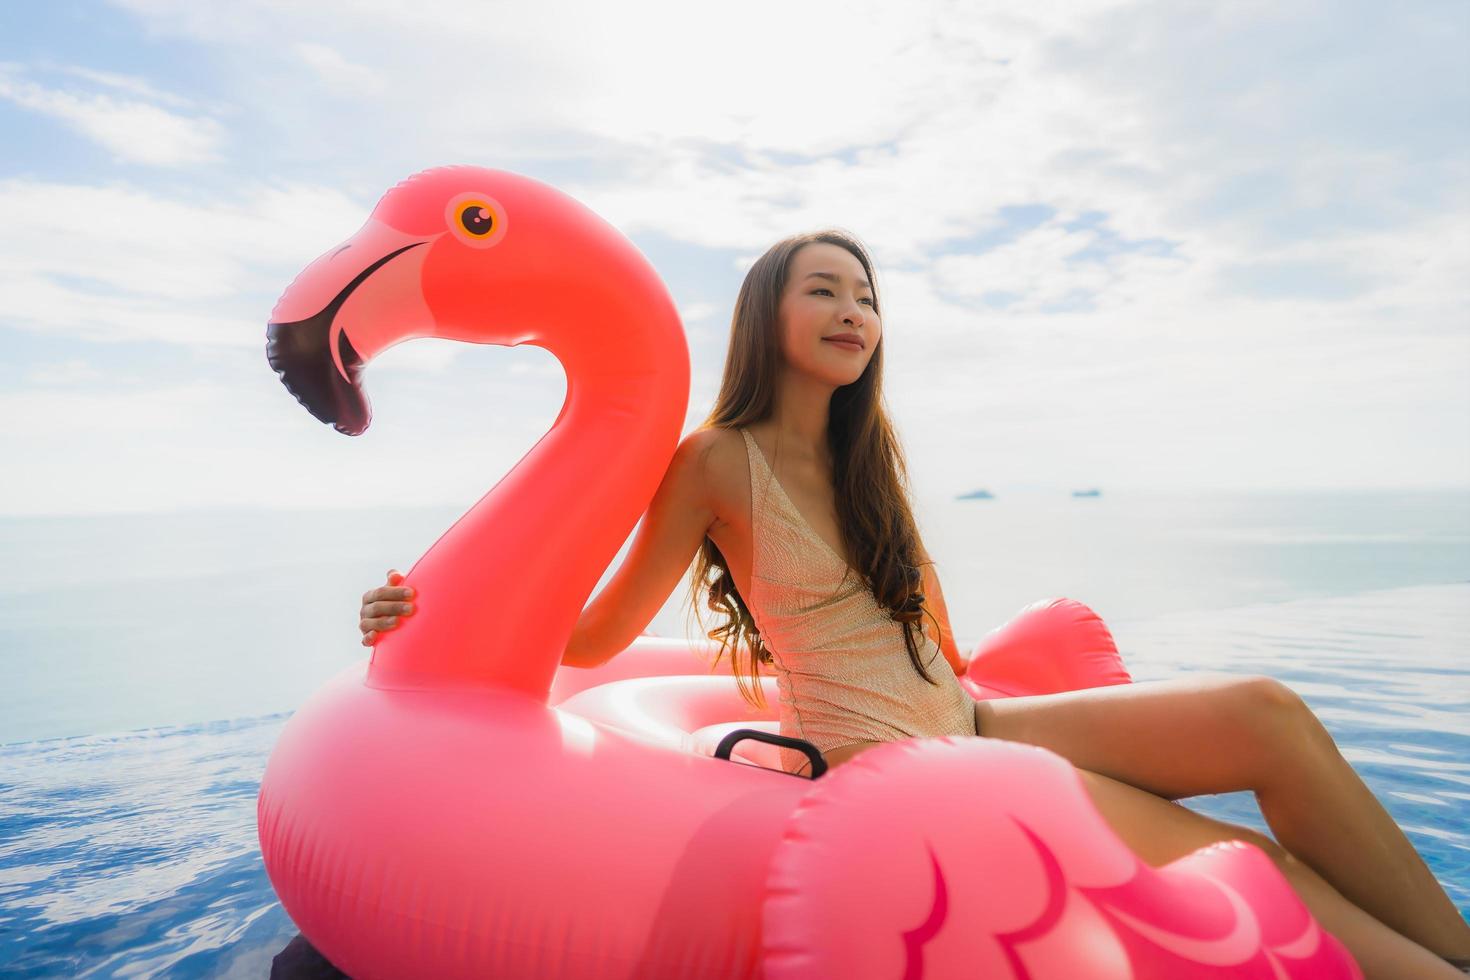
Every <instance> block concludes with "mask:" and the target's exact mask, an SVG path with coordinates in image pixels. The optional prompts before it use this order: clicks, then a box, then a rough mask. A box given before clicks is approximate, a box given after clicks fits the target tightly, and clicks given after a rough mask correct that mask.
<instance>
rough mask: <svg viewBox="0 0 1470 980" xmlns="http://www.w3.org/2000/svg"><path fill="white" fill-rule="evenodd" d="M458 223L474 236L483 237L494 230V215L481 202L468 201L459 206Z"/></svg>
mask: <svg viewBox="0 0 1470 980" xmlns="http://www.w3.org/2000/svg"><path fill="white" fill-rule="evenodd" d="M459 224H460V227H462V228H463V229H464V230H465V231H467V232H469V233H470V234H471V235H474V236H475V237H476V238H484V237H485V236H486V235H488V234H490V233H491V232H492V231H494V230H495V215H493V214H492V213H491V212H490V209H489V208H487V207H485V205H483V204H479V203H470V204H467V205H465V206H464V207H462V208H460V211H459Z"/></svg>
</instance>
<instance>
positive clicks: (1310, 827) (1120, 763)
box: [975, 675, 1470, 957]
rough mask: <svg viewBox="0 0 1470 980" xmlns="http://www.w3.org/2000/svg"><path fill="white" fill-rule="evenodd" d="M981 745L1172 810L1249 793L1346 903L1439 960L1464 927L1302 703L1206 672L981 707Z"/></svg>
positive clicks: (1281, 691)
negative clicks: (1132, 790)
mask: <svg viewBox="0 0 1470 980" xmlns="http://www.w3.org/2000/svg"><path fill="white" fill-rule="evenodd" d="M975 713H976V724H977V726H978V729H977V730H978V731H979V732H980V733H981V735H982V736H984V737H988V738H1000V739H1006V740H1009V741H1017V742H1026V743H1028V744H1031V745H1039V746H1042V747H1043V748H1047V749H1050V750H1052V751H1053V752H1056V753H1057V754H1058V755H1060V756H1062V757H1063V758H1065V759H1066V760H1067V761H1069V762H1071V763H1072V764H1073V765H1074V766H1076V767H1077V768H1078V769H1085V770H1088V771H1090V772H1094V773H1099V774H1101V775H1104V776H1108V777H1110V778H1112V779H1114V780H1117V781H1119V782H1123V783H1127V784H1129V785H1130V786H1134V787H1137V788H1139V789H1142V790H1146V791H1147V792H1149V793H1151V794H1154V795H1156V796H1159V797H1162V798H1163V799H1165V800H1175V799H1180V798H1183V797H1188V796H1198V795H1200V794H1203V793H1228V792H1235V791H1240V790H1252V791H1254V792H1255V794H1256V798H1257V801H1258V802H1259V803H1260V805H1261V812H1262V814H1263V816H1264V817H1265V818H1266V822H1267V823H1268V825H1269V826H1270V827H1271V830H1272V832H1273V833H1274V834H1275V835H1276V838H1277V840H1278V841H1280V843H1281V845H1282V846H1283V847H1284V848H1285V849H1286V850H1287V851H1288V852H1289V853H1290V854H1291V855H1293V856H1294V857H1295V858H1297V859H1299V860H1300V861H1302V862H1304V863H1305V864H1307V865H1309V866H1310V867H1311V868H1312V869H1313V870H1315V871H1316V872H1317V873H1318V874H1320V875H1321V876H1322V878H1324V879H1326V881H1327V882H1329V883H1331V885H1332V886H1333V888H1334V889H1335V890H1336V891H1337V892H1339V893H1341V895H1343V896H1345V897H1346V898H1347V899H1348V900H1349V901H1350V902H1353V903H1355V904H1356V905H1357V906H1358V907H1359V908H1361V909H1363V910H1364V911H1366V912H1368V913H1369V914H1370V915H1372V916H1374V917H1376V918H1377V919H1378V920H1379V921H1380V922H1383V923H1384V924H1386V925H1388V926H1390V927H1392V928H1394V929H1396V930H1398V931H1399V932H1402V933H1403V934H1404V935H1405V936H1407V937H1408V938H1410V939H1412V940H1413V941H1415V942H1416V943H1419V944H1421V945H1423V946H1425V947H1427V948H1429V949H1431V950H1433V951H1434V952H1436V953H1438V954H1439V955H1441V956H1454V957H1465V956H1470V926H1467V925H1466V923H1465V920H1464V919H1463V918H1462V917H1461V916H1460V913H1459V911H1458V910H1457V909H1456V908H1455V906H1454V903H1453V902H1451V901H1450V899H1449V896H1448V895H1446V894H1445V892H1444V889H1443V888H1441V887H1440V885H1439V883H1438V882H1437V881H1435V880H1434V875H1433V874H1432V873H1431V872H1430V871H1429V868H1428V867H1427V866H1426V865H1425V864H1424V861H1423V859H1422V858H1420V856H1419V854H1418V852H1417V851H1415V850H1414V847H1413V844H1411V843H1410V842H1409V840H1408V838H1407V837H1405V836H1404V833H1403V831H1402V830H1401V829H1400V828H1399V827H1398V825H1397V824H1395V823H1394V822H1393V819H1392V818H1391V817H1390V816H1389V815H1388V813H1387V812H1386V811H1385V810H1384V809H1383V807H1382V805H1381V804H1379V802H1378V801H1377V800H1376V799H1375V798H1374V797H1373V794H1372V793H1371V792H1370V791H1369V790H1368V788H1367V787H1366V786H1364V785H1363V783H1362V780H1361V779H1359V778H1358V776H1357V774H1356V773H1355V772H1353V769H1352V767H1351V766H1350V765H1349V764H1348V763H1347V761H1346V760H1345V759H1343V758H1342V756H1341V753H1339V752H1338V750H1337V746H1336V744H1335V743H1334V742H1333V740H1332V738H1331V736H1330V735H1329V734H1328V733H1327V731H1326V729H1325V728H1323V727H1322V725H1321V723H1320V722H1319V721H1318V720H1317V718H1316V716H1315V715H1313V714H1312V712H1311V710H1310V709H1309V708H1307V706H1306V705H1305V703H1303V702H1302V700H1301V698H1300V697H1298V696H1297V695H1296V694H1295V693H1294V692H1292V691H1291V690H1290V689H1289V688H1287V687H1286V686H1285V685H1283V684H1281V683H1280V682H1278V681H1275V680H1273V679H1272V678H1269V677H1237V676H1232V675H1212V676H1207V677H1181V678H1176V679H1172V680H1166V681H1150V682H1144V683H1137V684H1120V685H1116V686H1112V687H1099V688H1091V689H1087V690H1082V691H1068V692H1065V693H1061V694H1047V695H1037V696H1034V697H1016V698H1001V699H995V700H988V701H980V702H977V703H976V706H975Z"/></svg>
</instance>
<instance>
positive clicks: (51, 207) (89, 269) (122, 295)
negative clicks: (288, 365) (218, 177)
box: [0, 178, 370, 347]
mask: <svg viewBox="0 0 1470 980" xmlns="http://www.w3.org/2000/svg"><path fill="white" fill-rule="evenodd" d="M369 207H370V204H369V203H368V202H363V201H356V200H352V199H350V198H348V197H347V196H346V195H344V194H343V193H342V192H340V191H337V190H334V189H330V188H324V187H311V186H278V185H270V184H262V183H253V184H252V183H242V184H241V186H240V187H239V188H238V189H237V190H236V192H235V193H234V194H233V195H232V196H230V197H228V198H220V197H214V196H210V197H206V198H205V199H203V200H195V199H193V195H176V196H165V195H163V194H159V193H154V192H148V191H144V190H140V189H138V188H135V187H129V186H127V185H121V184H108V185H102V186H91V185H85V184H63V183H53V182H46V181H38V180H31V179H26V178H12V179H9V180H0V226H3V227H4V228H6V230H7V232H6V235H5V237H4V238H3V239H0V292H3V294H4V296H5V298H6V301H5V306H4V308H3V309H0V323H7V324H10V325H14V326H20V327H27V328H30V329H35V330H41V331H44V332H46V333H48V334H52V335H61V336H73V337H80V338H85V339H89V340H103V341H118V340H165V341H169V342H171V343H179V344H186V345H191V346H206V347H207V346H216V345H221V344H223V345H255V344H262V343H264V341H263V339H262V338H263V337H264V332H265V319H266V316H267V315H268V314H269V312H270V307H271V305H272V303H273V302H274V300H275V297H276V296H278V295H279V294H280V293H281V291H282V290H284V289H285V287H286V285H287V284H289V283H290V282H291V279H292V278H293V277H294V276H295V275H296V273H297V272H299V271H300V270H301V269H302V268H304V267H305V266H306V264H307V263H309V262H310V261H311V260H312V259H314V258H316V256H317V255H319V254H321V253H322V252H324V251H325V250H326V249H328V248H330V247H331V246H332V245H334V244H336V243H337V242H339V241H341V240H342V239H343V238H345V237H346V236H347V235H349V234H351V233H352V232H353V231H355V230H356V229H357V228H358V227H359V226H360V225H361V224H362V222H363V220H365V219H366V217H367V214H368V210H369Z"/></svg>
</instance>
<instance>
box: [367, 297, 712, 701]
mask: <svg viewBox="0 0 1470 980" xmlns="http://www.w3.org/2000/svg"><path fill="white" fill-rule="evenodd" d="M646 278H647V279H648V280H650V281H651V283H652V284H654V285H656V287H657V288H648V289H643V290H640V291H638V292H639V294H638V295H636V296H629V295H624V296H623V297H621V301H613V300H609V301H608V302H603V303H601V304H599V307H598V309H597V311H596V314H595V317H592V316H589V317H588V318H587V319H586V320H585V321H583V322H587V323H595V324H596V330H595V331H594V330H587V331H584V332H583V334H582V336H584V337H587V338H589V342H588V344H587V345H586V346H579V347H578V348H576V349H572V350H565V351H561V352H558V351H557V350H553V351H552V353H553V354H556V355H558V358H559V359H560V360H561V361H562V363H563V366H564V367H565V368H566V372H567V396H566V401H565V402H564V403H563V406H562V410H561V414H560V415H559V416H558V417H557V420H556V422H555V423H554V424H553V425H552V427H551V430H550V431H549V432H547V433H546V435H545V436H543V437H542V438H541V439H540V440H539V441H538V442H537V443H536V445H535V446H534V447H532V449H531V451H530V452H529V453H527V454H526V456H525V457H524V458H523V459H522V460H521V461H520V462H519V463H518V464H517V465H516V466H515V467H514V468H513V469H511V471H510V472H509V473H507V474H506V475H505V477H504V478H503V479H501V481H500V482H499V483H497V484H496V485H495V486H494V487H493V488H491V490H490V491H489V492H488V493H486V494H485V496H484V497H482V498H481V499H480V500H479V502H478V503H476V504H475V506H474V507H472V508H471V509H470V510H469V511H468V512H467V513H466V514H465V515H464V516H463V517H461V518H460V519H459V520H458V521H457V522H456V523H455V524H454V525H453V526H452V527H451V528H450V529H449V530H448V531H446V532H445V533H444V535H443V536H442V537H441V538H440V539H439V540H438V541H437V542H436V543H435V544H434V546H433V547H432V548H430V549H429V551H428V552H427V553H426V554H425V555H424V556H423V557H422V558H421V559H420V560H419V561H418V563H417V564H415V565H414V567H413V568H412V569H411V570H410V571H409V574H408V576H407V577H406V579H405V584H407V585H409V586H411V587H412V588H413V589H414V590H415V600H414V604H415V612H414V614H413V615H412V616H411V617H409V618H408V619H406V620H405V621H404V622H403V624H402V626H400V628H399V629H398V630H394V631H392V632H390V633H386V634H384V635H383V636H381V637H380V638H379V640H378V643H377V646H376V648H375V650H374V655H373V660H372V662H371V664H370V666H369V669H368V677H367V683H368V685H369V686H372V687H379V688H394V689H420V688H421V689H440V688H446V687H500V688H512V689H517V690H521V691H524V692H526V693H527V694H529V695H531V696H532V697H534V698H536V699H539V700H541V701H545V700H546V698H547V695H548V693H549V691H550V687H551V681H552V678H553V676H554V675H555V673H556V670H557V668H558V667H559V666H560V664H561V659H562V655H563V653H564V652H565V650H566V647H567V643H568V641H569V639H570V638H571V634H572V630H573V628H574V627H575V626H576V623H577V620H578V618H579V617H580V615H581V612H582V609H583V607H584V606H585V605H586V602H587V599H588V597H589V596H590V595H591V593H592V590H593V588H595V587H596V585H597V582H598V580H599V579H600V578H601V576H602V574H603V572H604V571H605V570H606V569H607V566H608V564H609V563H611V561H612V559H613V558H614V557H615V556H616V555H617V552H618V549H619V548H620V547H621V546H622V544H623V542H624V541H625V540H627V537H628V534H629V533H630V532H631V531H632V529H633V526H634V525H635V524H636V523H637V522H638V518H639V517H640V516H641V515H642V513H643V511H644V509H645V508H646V507H647V505H648V502H649V501H650V500H651V499H652V498H653V494H654V491H655V490H656V489H657V488H658V484H659V482H660V481H661V480H662V478H663V474H664V471H665V470H666V469H667V467H668V463H669V460H670V459H672V458H673V454H674V450H675V448H677V446H678V442H679V436H680V433H681V431H682V429H683V424H684V416H685V411H686V409H687V406H688V401H689V349H688V345H687V341H686V340H685V337H684V330H683V326H682V324H681V323H680V321H679V317H678V313H677V311H676V310H675V308H674V304H673V300H672V298H671V297H670V296H669V295H668V292H667V290H666V289H664V288H663V285H662V283H661V282H660V281H659V280H658V279H657V276H656V275H655V274H654V273H653V271H652V269H651V268H650V269H648V275H647V277H646ZM619 311H621V315H619ZM535 340H536V338H535V337H534V336H528V338H527V339H526V340H525V341H523V342H527V343H534V342H535ZM609 343H611V344H616V347H615V348H605V349H603V350H601V351H598V350H596V349H595V347H596V345H607V344H609Z"/></svg>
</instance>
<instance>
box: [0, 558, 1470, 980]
mask: <svg viewBox="0 0 1470 980" xmlns="http://www.w3.org/2000/svg"><path fill="white" fill-rule="evenodd" d="M1109 625H1110V627H1111V629H1112V631H1113V634H1114V637H1115V639H1116V640H1117V642H1118V646H1119V648H1120V650H1121V651H1122V652H1123V655H1124V659H1125V662H1126V663H1127V665H1128V667H1129V669H1130V671H1131V672H1132V673H1133V675H1134V679H1135V680H1136V681H1147V680H1154V679H1159V678H1164V677H1173V676H1180V675H1184V674H1189V673H1192V672H1197V671H1211V672H1218V671H1222V670H1223V671H1227V672H1230V673H1240V674H1255V673H1264V674H1270V675H1272V676H1274V677H1277V678H1279V679H1281V680H1282V681H1284V682H1286V683H1287V684H1288V685H1289V686H1291V687H1292V688H1293V689H1294V690H1296V691H1297V692H1298V693H1300V694H1301V695H1302V696H1303V697H1304V698H1305V699H1306V701H1307V702H1308V704H1309V705H1311V707H1312V708H1313V709H1314V710H1315V711H1316V713H1317V715H1318V716H1319V717H1320V718H1321V719H1322V720H1323V722H1324V723H1325V724H1326V725H1327V727H1328V729H1329V730H1330V731H1331V733H1332V735H1333V737H1334V738H1335V739H1336V741H1337V743H1338V745H1339V746H1340V747H1341V749H1342V751H1343V753H1344V754H1345V755H1346V757H1347V758H1348V759H1349V761H1351V762H1352V763H1353V765H1354V767H1355V768H1356V769H1357V771H1358V772H1359V773H1360V774H1361V775H1362V776H1363V778H1364V779H1365V780H1366V781H1367V783H1368V785H1369V786H1370V787H1371V788H1372V789H1373V791H1374V792H1375V793H1376V794H1377V796H1378V798H1379V799H1380V800H1381V801H1382V802H1383V803H1384V805H1385V806H1386V807H1387V808H1388V810H1389V812H1390V813H1391V814H1392V815H1393V817H1394V818H1395V820H1397V821H1398V823H1399V825H1400V826H1401V827H1403V828H1404V830H1405V831H1406V833H1407V834H1408V835H1409V838H1410V839H1411V840H1412V842H1413V843H1414V845H1415V847H1416V848H1417V849H1418V850H1419V853H1420V854H1421V855H1422V856H1423V857H1424V859H1425V861H1426V862H1427V863H1428V864H1429V866H1430V868H1431V870H1433V871H1434V873H1435V875H1436V876H1437V877H1438V878H1439V880H1440V882H1441V883H1442V884H1443V885H1444V887H1445V888H1446V890H1447V891H1448V892H1449V894H1450V896H1451V898H1452V899H1453V900H1454V901H1455V903H1456V904H1457V905H1458V906H1459V908H1460V909H1461V911H1462V913H1466V914H1470V660H1467V658H1466V656H1465V654H1466V652H1467V651H1470V583H1466V582H1460V583H1454V584H1447V585H1418V586H1410V587H1404V588H1394V589H1379V590H1371V591H1364V592H1359V593H1355V594H1350V595H1343V596H1335V597H1328V598H1308V599H1298V600H1293V601H1288V602H1279V603H1253V604H1247V605H1242V606H1237V607H1234V608H1229V609H1217V610H1206V611H1198V610H1196V611H1183V612H1176V613H1167V614H1161V615H1155V616H1150V617H1148V618H1144V619H1139V620H1134V621H1124V622H1119V623H1110V624H1109ZM288 717H289V712H276V713H270V714H263V715H260V716H257V717H251V718H242V719H238V720H232V721H216V722H208V723H204V724H188V725H176V726H170V727H159V728H148V729H142V730H136V731H129V732H125V733H122V734H111V735H82V736H74V737H62V738H48V739H38V740H31V741H21V742H13V743H11V744H6V745H3V746H0V975H4V976H5V977H55V976H74V977H104V976H105V977H111V976H126V977H140V976H157V975H167V976H170V977H196V976H197V977H241V978H244V977H250V978H260V977H266V976H268V975H269V974H270V969H271V960H272V958H273V957H274V956H275V955H276V954H277V953H278V952H280V951H281V950H282V948H283V947H285V946H286V945H287V943H288V942H289V941H290V940H291V939H292V937H293V936H295V935H296V933H297V929H296V927H295V926H294V925H293V924H292V922H291V921H290V919H289V918H288V917H287V916H286V914H285V912H284V910H283V909H282V908H281V906H280V904H279V903H278V902H277V901H276V900H275V896H274V893H273V892H272V890H271V887H270V883H269V881H268V880H267V879H266V876H265V872H264V869H263V867H262V864H261V859H260V853H259V849H258V845H257V840H256V829H255V799H256V793H257V791H258V789H259V784H260V777H261V774H262V772H263V771H264V768H265V763H266V759H267V757H268V755H269V753H270V750H271V746H272V745H273V744H274V741H275V739H276V736H277V734H278V733H279V731H280V729H281V726H282V725H283V724H284V723H285V721H286V719H287V718H288ZM1187 805H1189V806H1191V807H1192V808H1196V809H1198V810H1199V811H1201V812H1204V813H1207V814H1209V815H1211V816H1215V817H1218V818H1221V819H1225V820H1230V821H1232V822H1235V823H1240V824H1245V825H1247V826H1252V827H1256V828H1258V829H1261V830H1268V828H1267V827H1266V825H1265V823H1264V822H1263V821H1262V820H1261V818H1260V813H1259V811H1258V810H1257V809H1256V807H1255V803H1254V800H1253V798H1252V797H1251V796H1250V794H1248V793H1234V794H1227V795H1222V796H1213V797H1198V798H1195V799H1192V800H1189V801H1188V802H1187Z"/></svg>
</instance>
